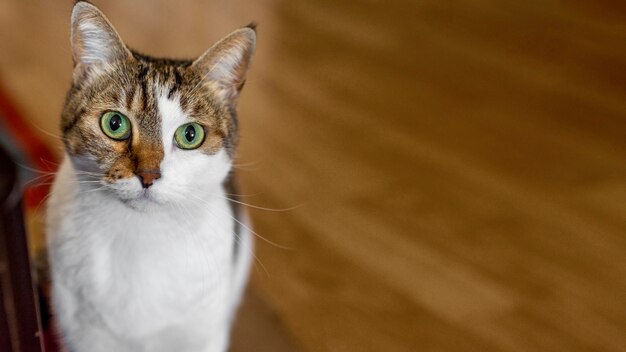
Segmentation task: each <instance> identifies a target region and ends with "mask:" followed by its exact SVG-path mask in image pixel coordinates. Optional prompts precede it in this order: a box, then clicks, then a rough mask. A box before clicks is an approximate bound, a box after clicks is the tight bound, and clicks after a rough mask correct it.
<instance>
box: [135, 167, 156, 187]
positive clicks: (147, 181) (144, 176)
mask: <svg viewBox="0 0 626 352" xmlns="http://www.w3.org/2000/svg"><path fill="white" fill-rule="evenodd" d="M135 174H136V175H137V176H139V179H141V185H142V186H143V188H148V187H150V186H152V183H154V180H158V179H159V178H161V171H160V170H137V171H135Z"/></svg>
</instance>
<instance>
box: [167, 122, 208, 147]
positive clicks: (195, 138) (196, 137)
mask: <svg viewBox="0 0 626 352" xmlns="http://www.w3.org/2000/svg"><path fill="white" fill-rule="evenodd" d="M174 140H175V141H176V145H177V146H178V147H179V148H181V149H196V148H198V147H199V146H200V145H201V144H202V142H204V128H202V126H200V125H198V124H197V123H195V122H192V123H186V124H184V125H182V126H180V127H178V128H177V129H176V132H175V133H174Z"/></svg>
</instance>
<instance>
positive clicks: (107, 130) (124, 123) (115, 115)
mask: <svg viewBox="0 0 626 352" xmlns="http://www.w3.org/2000/svg"><path fill="white" fill-rule="evenodd" d="M100 128H102V132H104V134H106V135H107V136H109V137H110V138H112V139H115V140H117V141H122V140H124V139H128V137H130V121H129V120H128V117H126V116H124V115H122V114H121V113H119V112H117V111H107V112H105V113H104V114H102V117H101V118H100Z"/></svg>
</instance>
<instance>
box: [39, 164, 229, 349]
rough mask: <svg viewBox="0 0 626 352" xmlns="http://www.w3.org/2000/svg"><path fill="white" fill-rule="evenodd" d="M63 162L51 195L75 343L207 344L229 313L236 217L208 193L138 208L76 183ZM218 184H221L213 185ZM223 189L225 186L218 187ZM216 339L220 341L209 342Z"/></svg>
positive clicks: (62, 303) (64, 307)
mask: <svg viewBox="0 0 626 352" xmlns="http://www.w3.org/2000/svg"><path fill="white" fill-rule="evenodd" d="M72 173H73V169H72V167H71V166H70V165H69V163H68V162H65V163H64V164H63V166H62V168H61V170H60V172H59V175H58V176H57V182H56V183H55V186H54V189H53V193H52V197H51V199H50V201H49V210H48V231H49V241H48V242H49V250H50V256H51V261H52V264H53V280H54V299H55V306H56V307H57V310H58V311H59V312H58V313H59V314H58V315H59V321H60V324H61V325H62V326H63V330H65V331H67V332H69V334H68V336H70V337H71V336H80V337H81V338H78V339H76V341H70V343H71V344H74V345H76V346H80V347H79V348H77V350H91V351H97V350H100V347H93V346H95V345H91V346H92V348H84V347H86V346H81V344H83V343H86V342H85V341H86V340H87V339H89V340H90V342H89V344H92V343H94V342H95V341H99V340H102V341H100V342H99V345H98V346H103V347H102V350H107V348H108V349H109V351H110V350H112V349H113V350H115V351H125V350H128V351H161V350H162V351H173V350H176V351H211V350H216V351H217V350H221V349H222V348H224V346H225V344H226V341H225V339H226V338H227V334H228V325H229V322H230V315H231V314H232V312H231V307H232V304H231V302H230V301H231V300H232V299H238V297H232V296H233V295H232V294H233V292H232V273H233V258H232V253H233V250H232V248H233V241H234V234H233V220H232V218H231V217H230V208H229V205H228V204H227V202H226V200H225V199H224V198H223V197H220V195H219V194H215V193H212V196H211V197H209V198H208V199H204V200H203V202H202V203H200V204H201V206H197V205H198V203H195V204H196V206H194V207H186V206H183V205H180V206H177V207H172V208H171V209H167V210H161V211H150V212H146V211H135V210H133V209H131V208H129V207H128V206H126V205H125V204H123V203H122V202H120V201H119V200H118V199H114V198H113V197H111V196H108V195H107V194H106V193H101V192H97V191H84V190H83V191H82V192H88V193H82V194H81V193H80V192H81V190H80V189H79V187H77V186H76V182H75V178H74V177H73V175H72ZM216 192H217V191H216ZM220 192H221V190H220ZM210 346H215V347H214V348H213V347H210Z"/></svg>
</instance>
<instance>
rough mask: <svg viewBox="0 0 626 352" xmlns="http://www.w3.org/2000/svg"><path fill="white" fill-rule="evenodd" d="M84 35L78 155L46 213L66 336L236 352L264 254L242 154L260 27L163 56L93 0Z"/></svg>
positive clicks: (66, 117)
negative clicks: (236, 323)
mask: <svg viewBox="0 0 626 352" xmlns="http://www.w3.org/2000/svg"><path fill="white" fill-rule="evenodd" d="M70 39H71V40H70V41H71V46H72V56H73V60H74V68H73V73H72V84H71V88H70V90H69V92H68V94H67V97H66V101H65V105H64V108H63V112H62V115H61V131H62V136H63V141H64V148H65V154H64V160H63V162H62V163H61V166H60V167H59V170H58V173H57V175H56V176H55V181H54V184H53V187H52V191H51V196H50V199H49V201H48V205H47V215H46V231H47V236H48V237H47V242H48V252H49V257H50V265H51V271H52V272H51V275H52V306H53V311H54V313H55V316H56V319H57V325H58V330H59V332H60V334H59V335H60V338H61V340H62V343H63V345H64V346H65V349H66V350H67V351H70V352H86V351H89V352H131V351H132V352H142V351H145V352H159V351H168V352H172V351H176V352H187V351H188V352H209V351H211V352H213V351H226V350H227V349H228V345H229V333H230V327H231V324H232V322H233V319H234V315H235V312H236V310H237V307H238V305H239V302H240V300H241V297H242V293H243V291H244V287H245V284H246V281H247V277H248V271H249V267H250V264H251V257H252V255H253V254H252V250H253V241H252V235H251V233H252V230H251V229H250V227H249V226H250V225H249V224H248V219H247V216H246V215H245V213H244V212H243V210H242V209H239V208H238V207H234V206H233V203H235V202H236V200H234V199H233V198H232V197H235V195H234V194H233V193H235V191H234V181H233V177H232V172H231V165H232V160H233V155H234V152H235V147H236V145H237V116H236V103H237V98H238V96H239V93H240V92H241V89H242V87H243V85H244V82H245V77H246V71H247V69H248V67H249V65H250V62H251V57H252V54H253V52H254V48H255V43H256V29H255V26H254V25H249V26H247V27H243V28H240V29H237V30H235V31H234V32H232V33H231V34H229V35H228V36H226V37H224V38H223V39H221V40H220V41H219V42H217V43H216V44H215V45H213V46H212V47H211V48H210V49H209V50H207V51H206V52H205V53H204V54H202V55H201V56H200V57H198V58H197V59H195V60H172V59H160V58H153V57H149V56H146V55H142V54H140V53H138V52H136V51H133V50H131V49H129V48H128V47H127V46H126V45H125V44H124V43H123V41H122V40H121V38H120V36H119V35H118V33H117V32H116V30H115V29H114V28H113V26H112V25H111V23H110V22H109V20H108V19H107V18H106V17H105V16H104V14H102V12H100V10H99V9H97V8H96V7H95V6H94V5H92V4H90V3H88V2H85V1H79V2H77V3H76V4H75V5H74V8H73V10H72V15H71V35H70ZM231 200H233V202H231Z"/></svg>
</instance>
